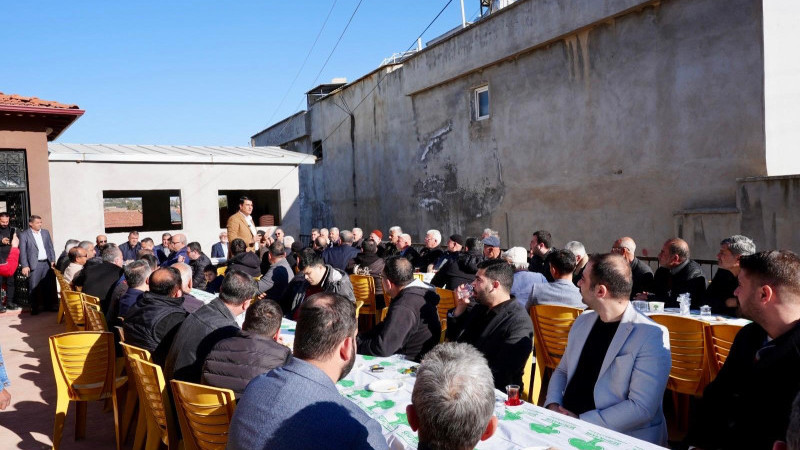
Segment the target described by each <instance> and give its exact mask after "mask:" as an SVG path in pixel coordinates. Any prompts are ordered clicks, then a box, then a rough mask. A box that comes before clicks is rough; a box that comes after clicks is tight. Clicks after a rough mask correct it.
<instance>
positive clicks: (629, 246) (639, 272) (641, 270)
mask: <svg viewBox="0 0 800 450" xmlns="http://www.w3.org/2000/svg"><path fill="white" fill-rule="evenodd" d="M611 253H617V254H620V255H622V257H623V258H625V261H628V264H630V265H631V274H632V275H633V288H632V289H631V299H633V298H634V297H636V294H639V293H641V292H649V291H650V290H651V289H652V287H653V269H651V268H650V265H649V264H647V263H646V262H644V261H642V260H641V259H639V258H637V257H636V242H634V241H633V238H630V237H628V236H624V237H621V238H619V239H617V240H616V241H614V245H612V246H611Z"/></svg>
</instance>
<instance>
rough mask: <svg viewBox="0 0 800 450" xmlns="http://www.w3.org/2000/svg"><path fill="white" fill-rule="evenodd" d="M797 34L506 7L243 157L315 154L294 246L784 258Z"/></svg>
mask: <svg viewBox="0 0 800 450" xmlns="http://www.w3.org/2000/svg"><path fill="white" fill-rule="evenodd" d="M798 18H800V8H797V7H796V5H793V4H792V2H791V1H788V0H663V1H641V0H605V1H596V0H522V1H518V2H516V3H513V4H512V5H511V6H508V7H506V8H503V9H501V10H500V11H498V12H496V13H493V14H490V15H488V16H486V17H484V18H483V19H481V20H480V21H478V22H477V23H475V24H473V25H471V26H469V27H467V28H465V29H463V30H461V31H459V32H457V33H454V34H452V35H451V36H449V37H447V38H446V39H443V40H440V41H437V42H435V43H434V44H431V45H429V46H428V47H426V48H425V49H423V50H421V51H419V52H417V53H416V54H414V55H412V56H410V57H408V58H407V59H405V60H403V61H401V62H400V63H398V64H392V65H385V66H382V67H380V68H378V69H377V70H375V71H373V72H371V73H369V74H367V75H365V76H363V77H362V78H360V79H358V80H356V81H354V82H351V83H348V84H345V85H341V86H336V85H328V86H329V87H330V91H329V92H327V93H324V94H323V95H318V96H315V97H314V98H313V101H312V99H311V97H309V106H308V109H307V111H304V112H301V113H298V114H295V115H293V116H291V117H288V118H286V119H284V120H283V121H281V122H279V123H277V124H275V125H273V126H271V127H269V128H267V129H265V130H263V131H261V132H259V133H258V134H256V135H254V136H253V137H252V139H251V141H252V144H253V145H257V146H263V145H279V146H281V147H283V148H286V149H289V150H295V151H299V152H303V153H308V154H316V155H317V156H318V158H319V159H318V162H317V163H316V164H315V165H314V166H305V167H301V168H300V184H301V192H300V209H301V217H300V223H301V227H302V229H303V230H304V232H307V230H308V229H309V228H310V227H312V226H329V225H334V224H335V225H337V226H340V227H343V226H344V227H347V226H353V225H358V226H362V227H367V228H372V227H379V228H382V229H384V230H385V229H386V228H387V227H388V226H391V225H395V224H399V225H402V226H403V228H404V230H407V231H408V232H411V233H412V235H414V236H415V237H416V239H421V233H424V231H425V230H427V229H429V228H439V229H441V230H442V231H443V233H445V234H448V233H451V232H461V233H464V234H468V235H477V234H479V233H480V230H482V229H483V228H484V227H487V226H490V227H492V228H495V229H498V230H500V231H501V235H502V243H503V245H504V246H507V245H526V244H527V242H528V241H529V239H530V234H531V232H532V231H534V230H536V229H548V230H550V231H551V232H552V233H553V236H554V238H555V240H556V244H558V245H560V244H563V243H564V242H565V241H567V240H572V239H576V240H580V241H582V242H584V243H585V244H586V245H587V248H588V249H589V250H590V251H605V250H607V249H608V248H610V245H611V243H612V242H613V240H614V239H615V238H616V237H618V236H621V235H630V236H633V237H634V238H635V239H636V240H637V241H638V242H639V248H640V249H642V253H644V254H650V255H655V254H656V253H657V252H658V249H659V248H660V246H661V243H662V242H663V241H664V240H665V239H666V238H667V237H670V236H673V235H679V236H682V237H684V238H685V239H687V240H688V241H689V242H690V244H691V245H692V248H693V256H694V257H698V258H713V256H714V254H715V253H716V250H717V248H718V245H717V244H718V242H719V240H720V239H721V238H723V237H725V236H727V235H730V234H733V233H738V232H741V233H744V234H749V235H752V236H753V237H754V238H755V239H756V242H757V244H759V246H760V247H761V248H766V247H788V248H794V249H795V250H800V233H798V232H797V231H795V229H794V224H796V223H797V221H795V220H792V218H794V217H795V215H796V214H797V213H794V212H792V211H794V210H796V209H797V207H798V206H800V197H798V195H800V178H798V177H792V176H786V175H791V174H797V173H800V156H799V155H798V147H800V145H799V144H800V131H798V130H800V126H798V125H800V120H798V119H800V112H798V109H797V105H798V103H799V102H800V87H798V86H800V85H798V84H797V83H796V79H797V76H798V75H800V67H798V65H799V64H800V63H798V59H797V58H795V57H794V56H790V55H794V54H795V53H796V48H797V44H798V38H797V37H796V35H794V34H793V33H792V27H793V26H794V25H793V24H796V23H797V19H798ZM312 92H313V90H312ZM775 176H783V177H777V178H775Z"/></svg>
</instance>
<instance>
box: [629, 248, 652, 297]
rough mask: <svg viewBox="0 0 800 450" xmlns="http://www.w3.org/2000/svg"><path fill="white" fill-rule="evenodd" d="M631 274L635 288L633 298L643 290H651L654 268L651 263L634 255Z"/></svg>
mask: <svg viewBox="0 0 800 450" xmlns="http://www.w3.org/2000/svg"><path fill="white" fill-rule="evenodd" d="M631 275H632V276H633V289H631V298H633V297H635V296H636V294H639V293H641V292H650V291H651V290H652V286H653V269H651V268H650V264H647V263H646V262H644V261H642V260H641V259H639V258H636V257H634V258H633V261H631Z"/></svg>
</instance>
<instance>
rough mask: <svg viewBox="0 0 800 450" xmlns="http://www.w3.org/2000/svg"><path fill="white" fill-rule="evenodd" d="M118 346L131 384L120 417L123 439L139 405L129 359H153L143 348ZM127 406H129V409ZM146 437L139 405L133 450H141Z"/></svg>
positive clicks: (144, 415) (142, 409) (122, 343)
mask: <svg viewBox="0 0 800 450" xmlns="http://www.w3.org/2000/svg"><path fill="white" fill-rule="evenodd" d="M119 345H120V347H122V351H123V352H124V353H125V361H126V363H127V368H128V373H129V374H131V376H130V377H129V380H128V382H129V383H131V384H130V385H129V386H128V395H127V397H126V399H125V405H126V406H125V414H123V416H122V433H121V436H122V437H123V439H124V438H126V437H127V436H128V430H129V429H130V426H131V425H132V424H133V410H134V409H135V408H136V405H137V404H139V394H138V390H139V388H138V387H137V386H136V377H135V376H133V367H132V366H131V362H130V359H129V357H131V356H133V357H136V358H139V359H141V360H144V361H147V362H153V359H152V357H151V356H150V352H149V351H147V350H145V349H143V348H140V347H136V346H133V345H130V344H126V343H124V342H120V343H119ZM127 405H131V407H130V409H129V408H128V406H127ZM146 436H147V416H146V414H145V412H144V408H143V407H142V406H141V405H140V407H139V413H138V416H137V419H136V435H135V437H134V440H133V450H139V449H141V448H142V444H144V439H145V437H146Z"/></svg>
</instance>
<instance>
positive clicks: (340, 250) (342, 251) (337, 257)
mask: <svg viewBox="0 0 800 450" xmlns="http://www.w3.org/2000/svg"><path fill="white" fill-rule="evenodd" d="M358 253H359V251H358V249H357V248H355V247H353V246H350V245H345V244H342V245H337V246H336V247H331V248H329V249H327V250H325V251H324V252H322V260H323V261H325V264H328V265H330V266H332V267H334V268H336V269H339V270H342V271H344V270H346V269H347V263H348V262H350V260H351V259H353V258H355V257H356V255H358Z"/></svg>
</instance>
